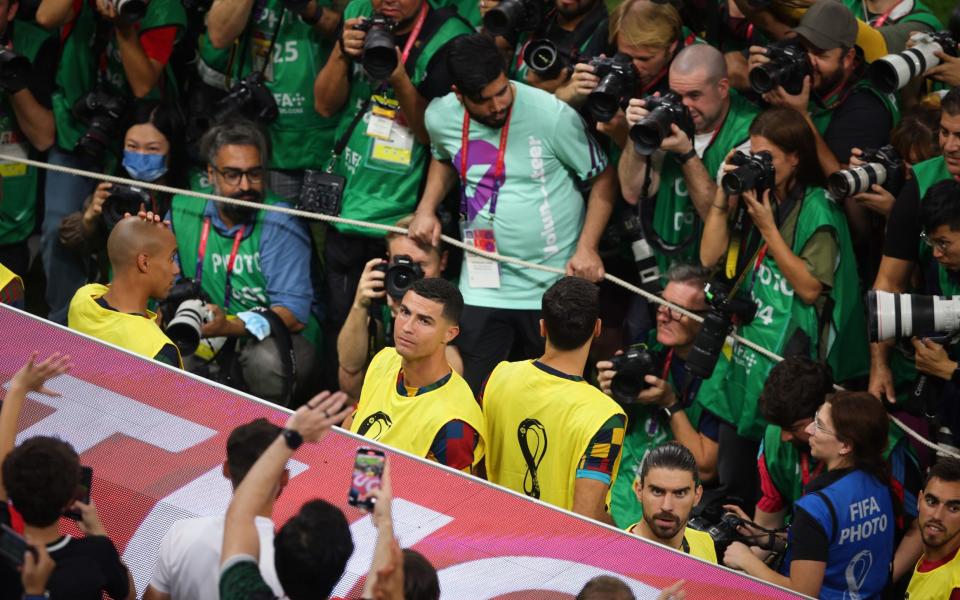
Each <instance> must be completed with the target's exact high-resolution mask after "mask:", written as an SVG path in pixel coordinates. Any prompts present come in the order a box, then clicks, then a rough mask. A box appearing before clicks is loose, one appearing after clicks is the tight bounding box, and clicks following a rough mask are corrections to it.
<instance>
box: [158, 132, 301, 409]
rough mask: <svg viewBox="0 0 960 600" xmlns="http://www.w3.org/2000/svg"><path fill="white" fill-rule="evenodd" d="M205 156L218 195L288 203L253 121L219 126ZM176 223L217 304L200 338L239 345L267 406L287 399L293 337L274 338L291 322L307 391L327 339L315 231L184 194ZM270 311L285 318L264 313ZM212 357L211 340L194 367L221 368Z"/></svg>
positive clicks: (201, 283)
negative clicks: (317, 352)
mask: <svg viewBox="0 0 960 600" xmlns="http://www.w3.org/2000/svg"><path fill="white" fill-rule="evenodd" d="M201 151H202V153H203V156H204V157H206V160H207V176H208V178H209V180H210V182H211V183H212V185H213V188H214V192H215V193H216V194H218V195H221V196H226V197H230V198H237V199H240V200H246V201H249V202H262V203H265V204H268V205H280V206H286V205H285V204H284V202H283V201H282V199H280V198H279V197H277V196H275V195H273V194H271V193H270V192H268V191H267V190H266V189H265V188H266V186H265V185H264V178H265V177H266V167H265V165H266V162H267V160H268V158H269V157H268V155H267V152H268V151H267V140H266V137H265V136H264V134H263V132H262V131H261V130H260V129H259V128H258V127H257V126H256V125H254V124H253V123H250V122H247V121H237V122H233V123H229V124H223V125H218V126H216V127H213V128H211V129H210V131H208V132H207V133H206V134H205V135H204V137H203V140H202V141H201ZM169 219H170V222H171V226H172V229H173V231H174V234H175V235H176V237H177V249H178V255H179V258H180V269H181V271H182V272H183V276H184V277H187V278H190V279H192V280H193V281H194V283H195V284H196V288H197V289H199V290H200V291H201V292H203V294H205V295H206V297H207V299H208V301H209V302H210V304H209V305H208V308H209V310H210V313H209V320H208V321H207V322H206V323H204V324H203V328H202V329H201V335H202V336H203V337H204V338H221V337H226V338H228V340H231V341H237V342H239V346H238V348H239V366H240V369H241V371H242V376H243V380H245V381H246V384H247V386H246V387H247V389H249V391H250V392H251V393H253V394H254V395H257V396H259V397H261V398H263V399H265V400H270V401H274V402H278V401H282V400H285V397H284V396H285V394H284V391H287V392H289V390H287V389H286V387H285V385H284V377H285V375H286V376H288V375H289V374H285V371H287V370H288V366H289V365H288V364H287V363H286V360H285V358H284V356H283V353H284V352H286V353H287V354H288V353H289V349H288V348H287V349H284V348H281V346H283V345H286V343H287V342H286V341H285V338H286V337H287V336H282V335H270V333H271V329H272V327H273V326H274V325H275V324H276V325H279V324H280V323H281V322H282V326H285V327H286V329H287V331H288V332H289V333H290V335H289V339H290V342H289V343H290V344H292V346H293V351H294V354H295V365H296V366H295V369H294V371H295V376H296V381H297V383H298V384H300V383H304V382H305V381H306V376H307V374H308V373H309V372H310V371H311V368H310V366H311V364H312V362H313V358H314V349H313V348H314V345H315V344H316V343H317V341H318V340H319V334H320V328H319V325H318V323H317V321H316V319H315V318H314V317H313V312H312V310H311V308H312V307H311V303H312V300H313V287H312V285H311V282H310V239H309V237H308V234H307V231H306V228H305V227H304V226H303V224H302V223H301V222H300V221H298V220H297V219H295V218H294V217H291V216H288V215H285V214H281V213H277V212H268V211H259V210H255V209H250V208H247V207H242V206H237V205H233V204H224V203H217V202H210V201H204V200H198V199H196V198H193V197H189V196H182V195H177V196H174V197H173V201H172V206H171V209H170V217H169ZM266 308H269V309H270V311H271V312H272V314H273V315H275V317H276V318H274V317H272V316H270V315H265V314H263V313H257V312H256V310H257V309H266ZM169 317H170V316H169V315H168V316H167V318H168V319H169ZM272 333H274V334H276V333H277V332H275V331H274V332H272ZM267 336H269V337H267ZM220 342H222V340H221V341H218V342H213V343H214V344H219V343H220ZM213 355H214V353H213V352H212V351H211V347H210V345H209V342H205V343H204V344H202V345H201V346H200V349H199V350H198V353H197V354H196V355H194V356H193V357H191V360H188V361H187V368H188V369H189V370H191V371H198V372H204V368H205V367H211V368H212V367H213V365H210V364H208V363H207V359H209V358H211V357H213Z"/></svg>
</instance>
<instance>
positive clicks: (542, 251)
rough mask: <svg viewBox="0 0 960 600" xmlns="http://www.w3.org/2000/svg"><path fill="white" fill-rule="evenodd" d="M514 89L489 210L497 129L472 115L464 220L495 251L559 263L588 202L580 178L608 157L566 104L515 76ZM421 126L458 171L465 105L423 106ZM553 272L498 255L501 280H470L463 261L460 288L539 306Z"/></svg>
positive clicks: (476, 299) (447, 100)
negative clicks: (477, 283)
mask: <svg viewBox="0 0 960 600" xmlns="http://www.w3.org/2000/svg"><path fill="white" fill-rule="evenodd" d="M513 89H514V93H515V99H514V103H513V115H512V116H511V118H510V123H509V130H508V136H507V143H506V151H505V154H504V165H505V167H504V178H503V185H502V186H501V187H500V192H499V196H498V199H497V203H496V210H495V213H494V215H491V214H490V202H489V200H490V197H491V196H492V192H493V189H494V187H495V186H494V170H495V164H496V159H497V149H498V148H499V146H500V133H501V130H500V129H493V128H491V127H487V126H486V125H483V124H481V123H478V122H477V121H474V120H471V121H470V134H469V140H470V142H469V149H468V151H467V177H466V179H467V186H466V200H467V204H468V219H469V221H468V222H467V223H466V225H467V226H468V227H470V228H473V229H491V228H492V229H493V232H494V237H495V238H496V246H497V252H499V253H500V254H504V255H507V256H512V257H516V258H519V259H522V260H525V261H529V262H532V263H536V264H541V265H546V266H550V267H555V268H558V269H563V268H564V267H565V266H566V263H567V261H568V260H569V259H570V257H571V256H573V252H574V250H575V249H576V245H577V240H578V239H579V238H580V231H581V229H583V221H584V215H585V207H586V203H585V201H584V197H583V194H581V193H580V190H579V189H578V187H577V180H578V179H579V180H581V181H585V180H589V179H592V178H593V177H595V176H596V175H598V174H599V173H600V172H601V171H603V170H604V169H605V168H606V166H607V157H606V155H605V154H604V153H603V150H602V149H601V148H600V146H599V145H598V144H597V143H596V142H595V141H594V140H593V139H592V138H591V137H590V136H589V135H588V134H587V130H586V125H585V124H584V122H583V120H582V119H581V118H580V115H578V114H577V112H576V111H574V110H573V109H572V108H570V106H569V105H567V104H566V103H564V102H562V101H560V100H557V98H556V97H554V96H553V95H551V94H548V93H546V92H544V91H542V90H539V89H536V88H533V87H530V86H527V85H524V84H522V83H517V82H514V83H513ZM426 127H427V132H428V133H429V134H430V143H431V151H432V152H433V156H434V158H436V159H437V160H442V161H451V163H452V165H453V167H454V169H456V170H457V172H459V171H460V152H461V148H460V146H461V140H462V127H463V106H462V105H461V104H460V102H459V101H458V100H457V97H456V96H455V95H454V94H452V93H451V94H447V95H446V96H444V97H442V98H437V99H436V100H434V101H433V102H432V103H431V104H430V106H429V107H427V112H426ZM556 280H557V276H556V275H554V274H552V273H546V272H544V271H537V270H533V269H521V268H518V267H515V266H512V265H508V264H503V263H501V264H500V287H499V288H475V287H471V286H470V280H469V277H468V274H467V267H466V265H464V268H463V271H462V273H461V276H460V290H461V292H463V298H464V301H465V302H466V303H467V304H469V305H471V306H483V307H488V308H515V309H526V310H537V309H539V308H540V298H541V296H542V295H543V292H544V291H546V289H547V288H548V287H550V285H551V284H552V283H553V282H554V281H556Z"/></svg>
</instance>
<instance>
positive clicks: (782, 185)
mask: <svg viewBox="0 0 960 600" xmlns="http://www.w3.org/2000/svg"><path fill="white" fill-rule="evenodd" d="M0 40H2V41H3V48H2V49H0V90H2V94H0V128H2V133H0V161H2V162H0V175H2V178H3V179H2V192H3V197H2V200H0V300H2V301H4V302H6V303H9V304H13V305H16V306H20V307H26V308H27V309H29V310H30V311H32V312H35V313H38V314H40V315H42V316H46V317H47V318H49V319H50V320H52V321H55V322H58V323H61V324H66V325H68V326H69V327H71V328H73V329H75V330H77V331H80V332H83V333H86V334H88V335H92V336H94V337H96V338H99V339H102V340H105V341H108V342H111V343H114V344H116V345H118V346H120V347H123V348H126V349H128V350H130V351H133V352H136V353H138V354H141V355H143V356H146V357H149V358H153V359H156V360H160V361H162V362H165V363H167V364H169V365H171V366H174V367H178V368H184V369H187V370H189V371H191V372H194V373H198V374H200V375H203V376H204V377H208V378H210V379H212V380H215V381H218V382H221V383H225V384H227V385H230V386H232V387H235V388H237V389H240V390H243V391H247V392H250V393H252V394H254V395H256V396H258V397H261V398H264V399H267V400H269V401H272V402H275V403H277V404H281V405H284V406H288V407H291V408H296V407H298V406H308V407H309V410H311V411H313V410H315V408H316V405H318V404H317V401H315V399H316V397H315V394H316V392H317V391H318V390H321V389H331V390H332V389H340V390H342V391H343V392H345V394H346V396H341V395H337V401H336V403H337V407H336V411H335V412H338V411H340V410H341V407H340V403H341V401H342V402H343V403H345V404H346V405H348V406H349V407H351V408H349V409H346V410H345V411H344V414H343V416H344V417H345V418H344V419H340V420H338V421H337V423H340V422H341V421H342V426H343V427H345V428H349V429H351V430H352V431H354V432H356V433H358V434H360V435H363V436H366V437H369V438H372V439H375V440H377V441H379V442H381V443H384V444H388V445H392V446H395V447H398V448H402V449H404V450H408V451H410V452H413V453H415V454H417V455H420V456H424V457H427V458H430V459H432V460H435V461H437V462H440V463H442V464H445V465H447V466H450V467H453V468H456V469H459V470H463V471H465V472H470V473H472V474H475V475H479V476H485V477H487V478H489V479H490V480H491V481H494V482H496V483H500V484H502V485H505V486H507V487H510V488H513V489H515V490H517V491H520V492H522V493H525V494H527V495H528V496H531V497H535V498H539V499H542V500H545V501H547V502H550V503H552V504H555V505H558V506H561V507H563V508H567V509H570V510H573V511H575V512H578V513H581V514H584V515H587V516H590V517H592V518H595V519H598V520H601V521H607V522H612V523H614V524H616V525H617V526H619V527H621V528H628V529H630V530H631V531H633V532H634V533H636V534H638V535H641V536H643V537H646V538H649V539H653V540H655V541H658V542H660V543H664V544H666V545H669V546H672V547H674V548H676V549H679V550H683V551H686V552H689V553H691V554H694V555H697V556H700V557H701V558H704V559H706V560H712V561H722V562H724V563H725V564H727V565H728V566H731V567H735V568H739V569H742V570H744V571H747V572H749V573H751V574H753V575H755V576H757V577H761V578H763V579H766V580H768V581H771V582H774V583H778V584H781V585H784V586H786V587H790V588H792V589H795V590H798V591H802V592H806V593H808V594H810V595H820V596H821V597H829V598H832V597H838V598H839V597H844V596H845V595H846V596H857V597H875V596H877V595H880V594H882V593H885V594H888V595H891V597H893V596H896V595H897V594H901V595H902V594H903V592H904V590H907V589H908V586H909V594H910V597H911V598H925V597H935V596H936V597H946V596H943V595H940V596H937V594H935V593H934V594H932V595H929V594H930V590H938V591H944V590H950V593H949V594H948V595H950V594H952V596H950V597H953V596H957V597H960V575H958V573H960V559H958V558H957V557H956V555H957V548H958V546H960V522H958V518H957V515H956V512H957V510H958V506H960V489H958V485H960V482H958V480H960V476H958V473H957V464H956V463H955V462H954V461H952V460H950V459H946V458H942V457H939V456H937V455H936V453H935V452H928V451H927V449H926V448H923V447H921V446H919V445H917V444H912V443H911V442H909V441H908V437H907V435H906V434H905V433H904V431H903V430H902V429H901V428H900V427H898V426H897V425H894V424H892V423H891V422H889V421H888V419H887V415H888V413H891V412H892V413H895V414H897V415H898V416H901V417H904V418H906V419H908V421H909V422H910V423H911V424H912V425H913V426H915V427H916V428H917V429H918V430H919V431H921V433H925V434H926V436H927V438H928V439H929V440H931V441H933V442H936V443H937V444H939V445H940V448H941V449H943V450H946V451H948V452H949V451H950V450H952V451H953V452H956V451H957V448H958V447H960V346H958V345H957V344H956V342H957V340H958V336H960V333H958V332H960V296H958V297H957V299H953V298H952V296H953V295H954V294H955V293H957V292H958V291H960V275H958V273H960V183H958V182H960V87H956V86H960V58H958V54H960V46H958V43H957V42H958V41H960V15H956V18H954V19H951V23H950V26H949V27H945V26H944V25H943V23H941V21H940V19H939V18H938V17H937V16H936V15H935V14H934V12H933V11H931V9H930V8H929V7H927V6H925V5H924V4H923V3H922V2H920V1H919V0H863V1H859V0H842V1H841V0H817V1H816V2H808V1H803V2H794V1H791V2H785V1H781V0H765V1H764V0H736V1H729V0H663V1H654V0H622V1H621V2H609V3H604V2H602V1H601V0H551V1H546V0H500V1H497V0H479V1H478V0H437V1H434V0H350V1H349V2H342V1H339V0H338V1H333V2H330V1H328V0H307V1H303V0H212V1H204V0H182V2H180V1H177V0H149V1H147V0H96V1H93V0H91V1H88V2H84V1H81V0H29V2H27V1H21V2H17V1H15V0H0ZM16 158H32V159H40V160H43V161H45V162H47V163H49V164H50V165H53V166H57V167H63V169H58V170H43V169H39V168H37V167H34V166H28V165H26V164H25V163H22V162H17V161H16V160H15V159H16ZM77 170H84V171H94V172H98V173H105V174H110V175H118V176H121V177H124V178H127V179H132V180H136V181H137V182H139V184H138V185H128V184H122V183H116V182H113V183H111V182H97V181H96V180H94V179H90V178H87V177H84V176H83V175H81V174H79V173H78V172H77ZM151 184H159V185H167V186H171V187H173V188H177V189H179V190H180V192H181V193H176V194H171V193H168V192H166V191H161V190H159V189H157V188H155V187H154V186H153V185H151ZM196 194H201V195H199V196H198V195H196ZM202 194H215V195H217V196H222V197H227V198H229V199H232V201H230V202H215V201H211V200H207V199H204V198H203V197H202ZM263 207H270V208H271V210H265V209H263ZM290 207H296V208H299V209H300V210H302V211H307V212H311V213H316V214H318V215H324V216H326V217H338V218H339V219H335V220H333V221H330V222H321V221H320V220H317V219H305V218H301V217H299V216H294V215H292V214H290V213H289V212H285V210H284V209H286V208H290ZM365 223H366V224H374V225H378V226H395V227H399V228H401V229H406V230H408V232H407V233H406V234H404V233H395V232H390V233H386V232H385V231H384V230H383V229H372V228H370V227H366V226H364V224H365ZM37 234H38V235H37ZM442 235H448V236H452V237H454V238H458V239H460V240H461V241H462V242H463V243H464V244H466V245H467V246H468V247H470V248H473V249H477V250H482V251H488V252H497V253H500V254H502V255H505V256H508V257H511V258H512V259H515V260H514V261H511V262H502V261H495V260H492V259H490V258H488V257H485V256H482V255H479V254H476V253H472V252H462V251H460V250H459V249H458V248H453V247H448V246H447V245H445V244H444V242H443V241H442V239H441V236H442ZM37 242H38V243H37ZM558 272H562V273H565V274H566V275H567V277H561V276H560V275H558V274H557V273H558ZM607 273H610V274H613V275H617V276H618V277H621V278H622V279H625V280H627V281H628V282H630V283H633V284H635V285H638V286H640V287H642V288H644V289H645V290H646V291H648V292H651V293H655V294H658V295H659V296H660V297H661V298H662V299H663V300H664V301H666V302H667V303H668V304H665V305H660V304H656V303H653V302H650V301H648V300H646V299H644V298H643V297H642V296H640V295H637V294H633V293H632V292H628V291H626V290H625V289H623V288H621V287H619V286H616V285H613V284H612V283H610V282H609V281H606V280H605V279H604V275H605V274H607ZM864 292H867V293H866V294H864ZM694 317H698V318H694ZM701 321H702V323H701ZM732 331H735V332H736V333H737V335H738V336H739V338H740V339H739V340H738V341H736V342H734V341H733V338H729V337H728V335H729V334H730V333H731V332H732ZM768 353H773V354H776V355H779V356H782V357H785V358H786V360H785V362H784V363H782V364H780V365H777V363H776V362H775V361H774V360H773V359H771V357H770V356H769V355H768ZM507 361H513V362H507ZM834 384H839V385H841V386H843V387H844V388H845V389H847V390H851V391H849V392H840V393H836V394H835V393H834V390H833V385H834ZM310 398H314V400H311V401H310V402H313V404H314V405H313V406H311V404H310V403H308V399H310ZM323 402H324V406H325V407H326V408H325V409H324V411H326V409H327V408H330V407H329V406H326V403H327V400H324V401H323ZM5 405H6V403H5ZM5 407H6V406H5ZM301 410H303V409H301ZM297 414H298V415H299V414H300V413H297ZM314 416H316V415H314ZM323 416H324V418H325V419H327V418H329V417H328V416H327V414H326V412H323ZM302 418H304V419H305V418H306V417H302ZM317 418H319V417H317ZM15 421H16V419H14V425H15ZM311 423H312V421H311ZM2 425H3V423H2V419H0V426H2ZM328 426H329V425H325V427H328ZM310 427H313V429H310V431H311V435H313V434H316V435H320V433H317V432H318V431H319V429H317V428H320V429H322V427H320V425H316V424H313V425H310ZM0 433H2V432H0ZM321 433H322V432H321ZM274 437H276V435H274ZM548 440H549V442H550V443H549V444H548ZM288 441H289V440H288ZM288 445H289V444H288ZM289 446H290V449H295V446H294V445H289ZM61 450H63V449H60V450H57V451H56V452H60V451H61ZM51 452H52V453H53V452H54V451H53V450H51ZM268 452H269V451H268ZM61 453H62V454H63V453H66V451H65V450H63V452H61ZM274 454H275V455H276V456H280V453H279V451H277V452H274ZM758 457H759V458H758ZM51 460H52V459H51ZM277 464H280V463H277ZM746 465H757V468H756V469H753V468H745V466H746ZM274 466H276V465H273V466H272V467H270V468H267V467H264V468H263V469H261V471H263V472H262V473H259V475H260V476H261V477H262V478H263V480H264V481H268V480H269V481H273V480H274V479H275V478H276V476H278V475H277V473H274V472H273V471H275V470H277V469H274V468H273V467H274ZM928 468H929V469H932V470H930V471H929V474H926V475H925V473H927V470H928ZM271 469H272V470H271ZM7 476H8V473H7V468H6V466H5V467H4V485H5V486H6V487H7V488H8V489H7V491H8V492H9V495H10V496H11V497H12V496H13V490H11V489H9V484H8V483H7ZM234 483H235V485H239V480H238V479H235V480H234ZM243 489H244V488H243V486H240V487H239V488H238V493H239V491H240V490H243ZM0 491H2V490H0ZM261 491H262V490H261ZM261 500H263V501H265V500H264V499H260V498H254V499H252V500H249V501H248V502H247V504H246V506H247V508H251V507H252V509H253V510H254V513H251V518H252V515H253V514H258V513H257V512H256V510H259V505H257V503H258V502H261ZM261 503H262V502H261ZM14 505H15V507H16V508H17V509H18V510H19V507H18V506H16V505H17V502H16V501H15V499H14ZM848 507H849V508H848ZM268 512H269V511H268ZM94 517H95V515H94ZM310 518H319V517H317V516H316V515H314V516H313V517H309V518H308V517H306V516H305V517H304V519H305V521H304V522H305V523H306V522H309V519H310ZM40 521H43V522H40V523H39V525H38V526H42V527H45V528H46V529H44V531H45V532H47V533H45V534H44V535H47V534H49V533H50V532H49V531H47V529H49V522H48V521H47V520H46V516H44V518H42V519H40ZM227 521H228V524H229V521H230V515H228V518H227ZM688 524H689V525H690V527H687V525H688ZM301 525H302V524H301ZM91 527H92V522H91ZM228 529H229V527H228ZM700 530H703V531H706V532H707V533H702V532H701V531H700ZM51 531H52V530H51ZM704 536H706V537H704ZM34 537H36V536H34ZM227 537H228V538H229V536H227ZM249 537H250V536H249V535H243V536H241V537H240V538H237V539H239V540H240V542H237V549H236V551H237V553H238V554H240V555H245V554H250V552H245V551H244V549H246V548H247V546H246V545H245V544H246V543H247V542H249ZM744 542H746V545H745V544H744ZM228 545H229V544H227V542H226V541H225V542H224V548H227V546H228ZM747 546H750V548H748V547H747ZM231 547H232V546H231ZM254 549H255V545H254ZM41 562H42V560H41ZM238 565H239V566H241V567H242V565H240V563H229V562H228V564H227V566H229V567H231V569H235V570H237V571H242V570H243V569H240V568H237V567H238ZM888 572H889V574H892V575H891V576H889V577H888ZM247 575H249V573H248V574H247ZM111 585H114V584H111ZM115 585H116V587H114V588H112V589H117V590H119V589H120V587H119V586H120V582H119V581H117V582H115ZM945 586H948V587H945ZM108 591H109V590H108ZM274 591H276V592H279V591H280V590H277V589H276V586H275V587H274ZM287 592H288V594H289V595H291V597H294V596H295V595H296V594H295V593H293V594H291V593H290V591H289V590H287ZM111 593H112V592H111ZM235 593H236V594H237V595H238V597H243V596H242V594H241V592H235ZM158 597H162V596H158Z"/></svg>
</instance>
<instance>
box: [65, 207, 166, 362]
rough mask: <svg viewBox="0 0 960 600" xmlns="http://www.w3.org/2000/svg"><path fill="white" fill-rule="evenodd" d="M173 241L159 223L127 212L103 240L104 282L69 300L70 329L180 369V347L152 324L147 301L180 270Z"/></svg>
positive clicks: (159, 296)
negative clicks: (107, 276) (109, 277)
mask: <svg viewBox="0 0 960 600" xmlns="http://www.w3.org/2000/svg"><path fill="white" fill-rule="evenodd" d="M176 252H177V240H176V239H175V238H174V237H173V233H172V232H171V231H170V230H169V229H168V228H167V226H166V225H165V224H163V223H156V222H152V221H147V220H143V219H141V218H139V217H127V218H125V219H123V220H122V221H120V222H119V223H117V226H116V227H114V228H113V231H111V232H110V237H109V238H108V239H107V254H108V255H109V257H110V266H111V267H112V269H113V282H111V284H110V285H109V286H105V285H101V284H99V283H91V284H89V285H85V286H83V287H82V288H80V289H79V290H77V293H76V294H74V296H73V300H71V301H70V312H69V314H68V315H67V324H68V325H69V327H70V329H74V330H76V331H79V332H81V333H86V334H87V335H90V336H93V337H95V338H97V339H100V340H103V341H105V342H109V343H111V344H114V345H115V346H120V347H121V348H125V349H127V350H130V351H131V352H135V353H137V354H140V355H142V356H146V357H148V358H153V359H156V360H159V361H160V362H164V363H167V364H169V365H173V366H175V367H180V368H183V364H182V363H181V361H180V352H179V350H177V347H176V346H175V345H174V344H173V342H171V341H170V338H168V337H167V336H166V334H165V333H164V332H163V330H161V329H160V326H159V325H158V324H157V315H156V314H154V313H153V312H151V311H150V310H148V309H147V302H149V301H150V300H151V299H153V300H163V299H164V298H166V297H167V294H168V293H169V292H170V288H171V287H172V286H173V282H174V279H175V278H176V276H177V275H178V274H179V273H180V269H179V267H178V266H177V262H176V260H175V258H174V256H175V255H176Z"/></svg>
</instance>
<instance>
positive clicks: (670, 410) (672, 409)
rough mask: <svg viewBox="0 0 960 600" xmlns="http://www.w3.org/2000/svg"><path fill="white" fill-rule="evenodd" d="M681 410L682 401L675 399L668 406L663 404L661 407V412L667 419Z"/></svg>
mask: <svg viewBox="0 0 960 600" xmlns="http://www.w3.org/2000/svg"><path fill="white" fill-rule="evenodd" d="M681 410H683V403H682V402H680V401H679V400H677V401H676V402H674V403H673V404H671V405H670V406H665V407H664V408H663V414H665V415H667V420H668V421H669V420H670V419H671V418H673V415H675V414H677V413H678V412H680V411H681Z"/></svg>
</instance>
